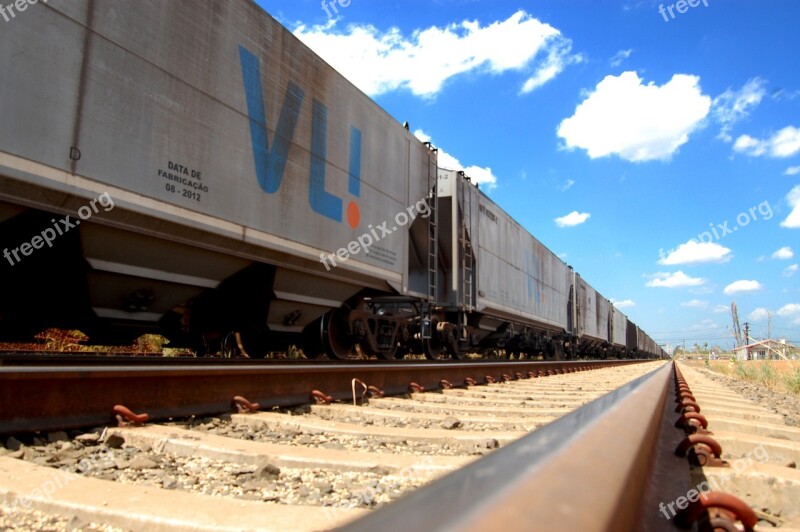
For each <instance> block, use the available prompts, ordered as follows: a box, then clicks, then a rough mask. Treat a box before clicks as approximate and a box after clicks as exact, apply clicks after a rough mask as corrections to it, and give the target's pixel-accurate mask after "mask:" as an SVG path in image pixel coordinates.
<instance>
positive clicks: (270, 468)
mask: <svg viewBox="0 0 800 532" xmlns="http://www.w3.org/2000/svg"><path fill="white" fill-rule="evenodd" d="M280 474H281V470H280V468H279V467H276V466H274V465H272V464H262V465H260V466H258V468H257V469H256V470H255V472H254V473H253V477H254V478H255V479H256V480H265V481H269V480H277V479H278V477H279V476H280Z"/></svg>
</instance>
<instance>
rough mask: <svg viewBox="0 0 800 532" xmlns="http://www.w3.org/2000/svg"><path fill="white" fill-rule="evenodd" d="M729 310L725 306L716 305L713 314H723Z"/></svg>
mask: <svg viewBox="0 0 800 532" xmlns="http://www.w3.org/2000/svg"><path fill="white" fill-rule="evenodd" d="M729 311H730V309H729V308H728V307H727V306H725V305H717V306H716V307H714V314H724V313H727V312H729Z"/></svg>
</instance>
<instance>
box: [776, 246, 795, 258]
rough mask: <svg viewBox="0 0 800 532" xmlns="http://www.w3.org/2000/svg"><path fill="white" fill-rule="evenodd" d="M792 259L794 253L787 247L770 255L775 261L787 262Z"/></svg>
mask: <svg viewBox="0 0 800 532" xmlns="http://www.w3.org/2000/svg"><path fill="white" fill-rule="evenodd" d="M792 257H794V251H792V248H790V247H789V246H783V247H782V248H781V249H779V250H778V251H776V252H775V253H773V254H772V258H773V259H776V260H789V259H791V258H792Z"/></svg>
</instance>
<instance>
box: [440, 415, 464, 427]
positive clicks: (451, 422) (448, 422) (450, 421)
mask: <svg viewBox="0 0 800 532" xmlns="http://www.w3.org/2000/svg"><path fill="white" fill-rule="evenodd" d="M460 426H461V420H460V419H458V418H455V417H453V416H447V417H446V418H445V420H444V421H442V428H443V429H445V430H453V429H457V428H459V427H460Z"/></svg>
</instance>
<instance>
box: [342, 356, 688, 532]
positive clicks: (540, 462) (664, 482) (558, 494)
mask: <svg viewBox="0 0 800 532" xmlns="http://www.w3.org/2000/svg"><path fill="white" fill-rule="evenodd" d="M673 375H674V370H673V365H672V364H665V365H664V366H663V367H661V368H659V369H657V370H655V371H653V372H651V373H649V374H647V375H645V376H643V377H641V378H639V379H637V380H635V381H633V382H631V383H629V384H627V385H625V386H623V387H621V388H619V389H618V390H616V391H614V392H611V393H609V394H607V395H605V396H603V397H601V398H599V399H597V400H595V401H593V402H592V403H590V404H588V405H586V406H584V407H582V408H580V409H579V410H577V411H575V412H573V413H571V414H568V415H566V416H564V417H562V418H559V419H558V420H556V421H554V422H553V423H551V424H549V425H547V426H545V427H543V428H541V429H538V430H536V431H535V432H532V433H531V434H529V435H527V436H524V437H523V438H521V439H520V440H517V441H515V442H513V443H511V444H509V445H507V446H504V447H503V448H501V449H499V450H497V451H495V452H494V453H492V454H490V455H489V456H487V457H485V458H482V459H480V460H478V461H476V462H474V463H472V464H470V465H469V466H467V467H465V468H462V469H460V470H458V471H456V472H453V473H451V474H450V475H448V476H446V477H443V478H442V479H440V480H438V481H436V482H434V483H433V484H431V485H429V486H427V487H425V488H422V489H420V490H417V491H415V492H414V493H412V494H411V495H409V496H408V497H406V498H403V499H400V500H398V501H396V502H395V503H393V504H390V505H388V506H386V507H384V508H382V509H380V510H378V511H376V512H374V513H372V514H370V515H368V516H366V517H365V518H363V519H360V520H358V521H356V522H354V523H351V524H350V525H347V526H345V527H343V528H342V529H341V530H343V531H346V532H361V531H372V530H431V531H436V530H459V531H462V530H466V531H478V530H480V531H483V530H486V531H489V530H491V531H494V530H504V531H523V530H525V531H529V530H536V531H551V530H552V531H565V530H581V531H615V532H616V531H628V530H677V528H675V526H674V524H673V523H672V522H671V521H669V520H668V519H666V518H665V517H664V516H662V515H661V514H660V513H659V503H660V502H662V501H663V502H670V501H672V500H674V499H675V498H676V497H678V496H680V495H685V494H686V487H685V486H688V485H689V471H688V467H687V466H686V463H685V460H683V462H681V460H680V458H678V457H676V456H675V455H674V453H673V452H672V451H673V450H674V448H675V445H677V442H679V441H680V438H681V435H682V431H678V430H676V429H675V428H674V426H673V425H672V423H671V422H670V420H672V418H673V417H674V415H675V414H674V402H672V401H671V400H668V399H669V398H673V397H674V392H673V391H672V389H671V384H672V382H673Z"/></svg>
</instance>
